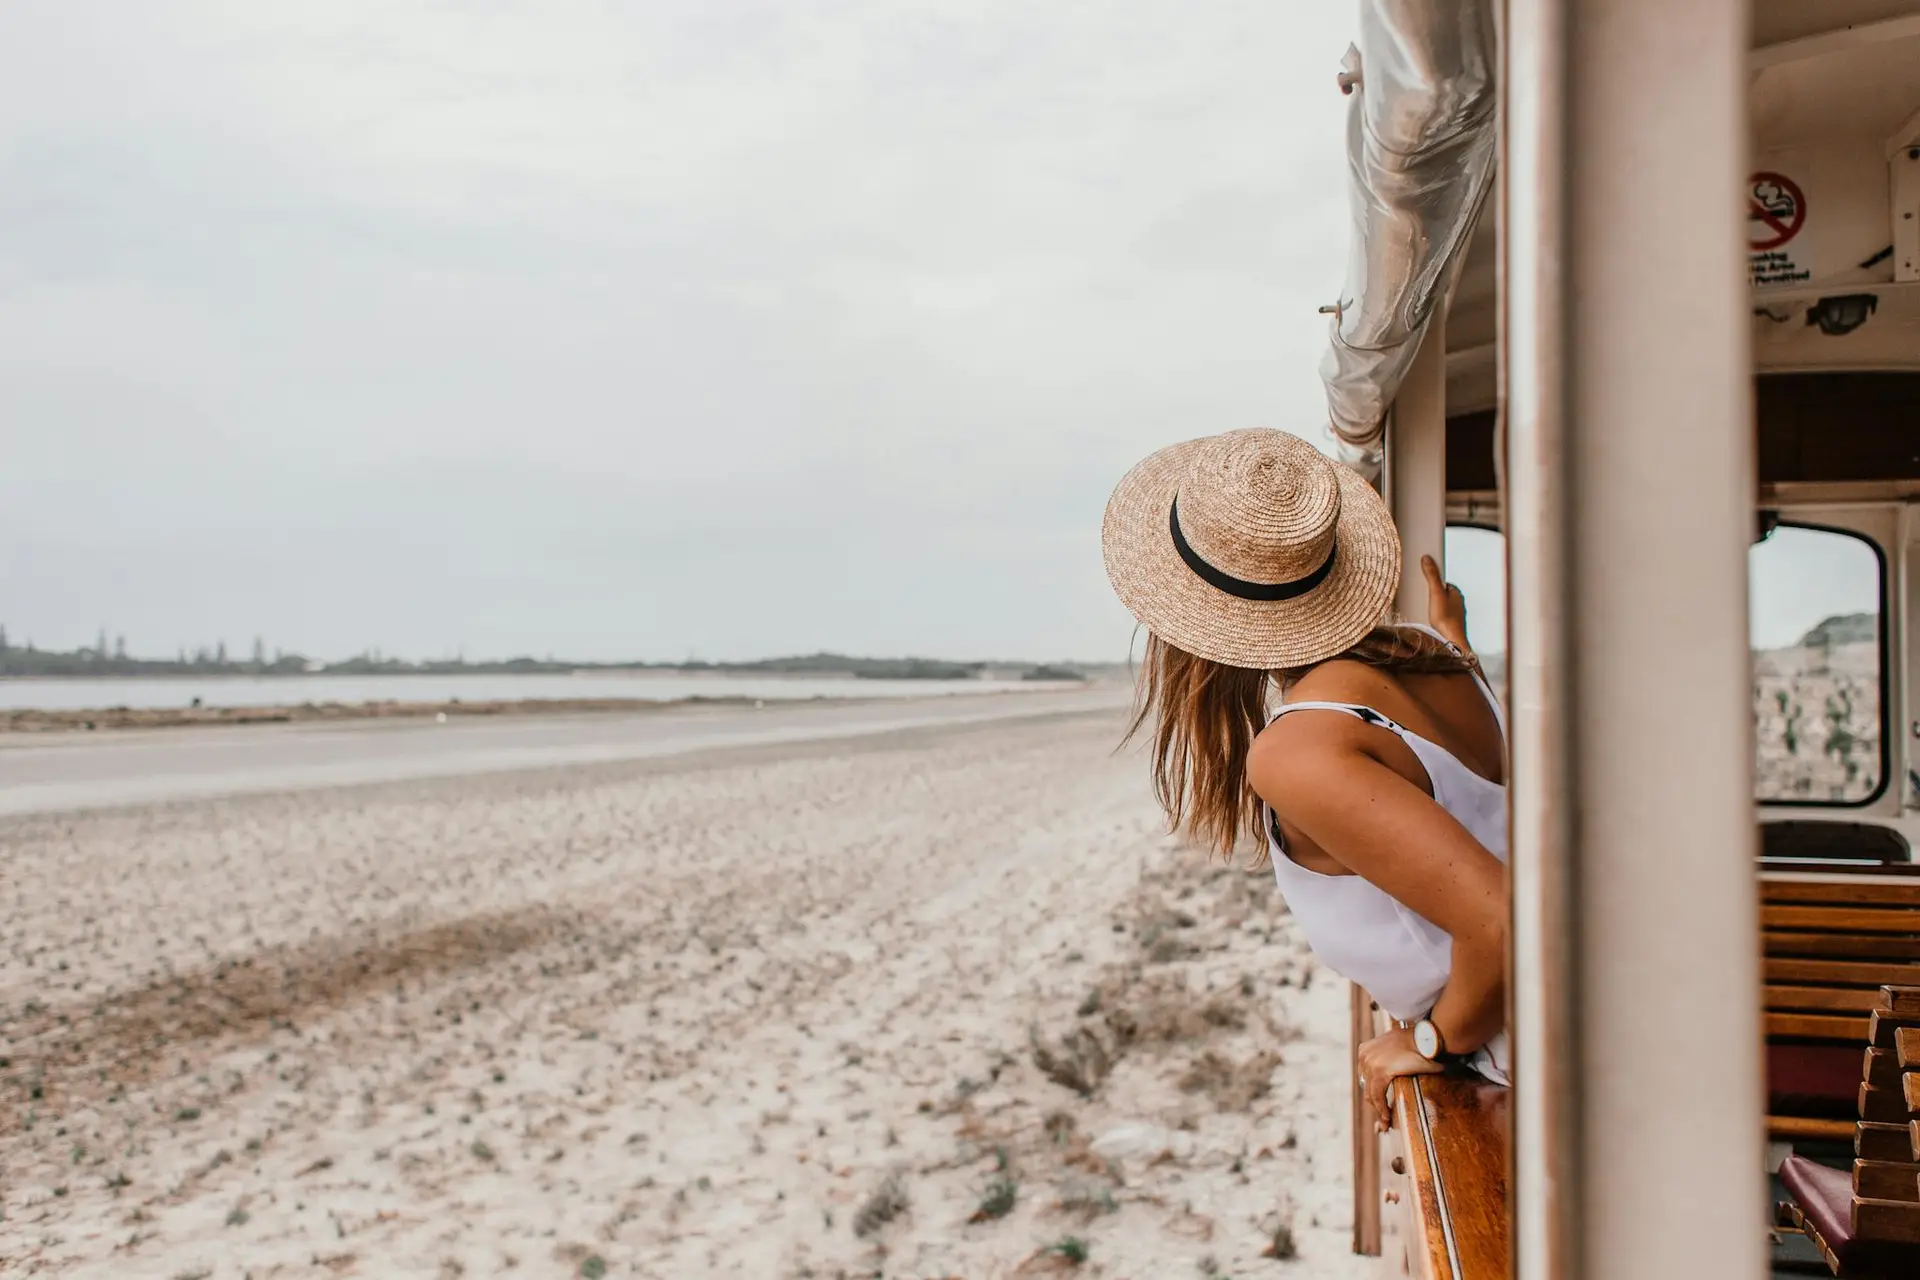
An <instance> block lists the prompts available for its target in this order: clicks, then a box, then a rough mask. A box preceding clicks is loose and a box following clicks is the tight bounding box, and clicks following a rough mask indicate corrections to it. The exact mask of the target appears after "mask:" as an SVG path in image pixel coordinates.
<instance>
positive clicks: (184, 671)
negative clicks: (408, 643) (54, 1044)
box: [0, 627, 1086, 680]
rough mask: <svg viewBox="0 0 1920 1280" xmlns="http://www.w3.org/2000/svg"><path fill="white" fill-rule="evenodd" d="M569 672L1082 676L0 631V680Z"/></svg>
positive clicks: (1012, 668) (989, 667)
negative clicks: (344, 652) (75, 643)
mask: <svg viewBox="0 0 1920 1280" xmlns="http://www.w3.org/2000/svg"><path fill="white" fill-rule="evenodd" d="M573 671H711V672H717V673H721V674H739V675H811V676H852V677H854V678H856V679H861V680H969V679H979V678H982V677H985V676H987V675H993V674H1010V675H1019V676H1021V677H1023V678H1025V679H1029V680H1083V679H1085V678H1086V672H1085V671H1083V670H1081V669H1079V668H1077V667H1073V666H1068V665H1063V664H1050V665H1042V666H1033V665H1032V664H1030V663H1004V662H948V661H944V660H942V659H937V658H854V657H849V656H847V655H845V654H839V653H814V654H807V655H805V656H801V657H791V658H762V659H760V660H759V661H756V662H702V661H699V660H697V659H689V660H688V661H685V662H564V661H561V660H559V659H556V658H507V659H504V660H500V661H486V662H468V661H466V660H465V659H464V658H438V659H429V660H427V661H423V662H413V661H409V660H407V659H405V658H394V657H389V656H387V655H385V654H382V653H379V652H377V651H376V652H371V653H363V654H357V655H355V656H354V657H351V658H347V659H344V660H342V661H339V662H325V663H322V662H316V661H314V660H313V659H311V658H308V657H307V656H306V655H304V654H299V653H287V652H284V651H281V650H274V651H273V652H272V653H269V652H268V650H267V646H266V644H265V643H264V642H263V641H259V640H256V641H254V643H253V648H252V650H251V651H250V652H249V654H248V655H247V656H245V657H235V656H233V655H232V654H230V653H228V651H227V646H226V645H225V644H218V645H214V646H211V647H207V648H200V649H196V650H194V651H193V652H191V653H189V652H187V651H185V650H182V651H181V652H180V653H179V654H177V655H176V656H175V657H173V658H135V657H130V656H128V654H127V644H126V640H125V638H124V637H122V638H119V639H117V640H116V641H113V642H111V643H109V641H108V640H107V637H106V636H105V635H104V634H102V635H101V637H100V640H99V643H98V644H96V645H94V646H92V647H83V648H80V649H74V650H71V651H68V652H59V651H55V650H49V649H39V648H35V647H34V645H33V644H32V642H31V641H29V642H28V643H27V644H25V645H16V644H12V643H10V642H9V641H8V638H7V631H6V628H5V627H0V676H251V675H309V674H316V673H324V674H326V675H350V676H351V675H530V674H542V673H546V674H565V673H568V672H573Z"/></svg>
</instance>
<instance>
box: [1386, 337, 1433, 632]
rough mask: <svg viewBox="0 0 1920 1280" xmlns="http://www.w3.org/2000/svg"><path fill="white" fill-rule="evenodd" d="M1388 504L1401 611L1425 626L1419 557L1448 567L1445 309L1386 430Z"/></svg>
mask: <svg viewBox="0 0 1920 1280" xmlns="http://www.w3.org/2000/svg"><path fill="white" fill-rule="evenodd" d="M1386 443H1387V455H1388V458H1389V460H1390V466H1391V469H1390V470H1389V471H1388V472H1387V489H1386V493H1387V501H1388V503H1390V504H1391V505H1392V507H1393V521H1394V523H1395V524H1396V525H1398V526H1399V529H1400V545H1401V547H1402V548H1403V549H1404V551H1405V555H1404V557H1403V558H1402V561H1401V566H1400V599H1399V610H1400V616H1401V617H1403V618H1409V619H1413V620H1415V621H1424V620H1425V618H1426V616H1427V587H1426V582H1425V580H1424V579H1423V578H1422V577H1421V576H1420V557H1421V556H1422V555H1430V556H1432V557H1433V558H1434V559H1435V560H1436V561H1438V562H1439V564H1440V568H1441V571H1442V572H1445V570H1446V565H1447V557H1446V533H1447V317H1446V313H1445V310H1444V308H1443V309H1441V310H1440V311H1439V312H1437V313H1436V314H1435V315H1434V317H1433V319H1432V321H1431V322H1429V323H1428V325H1427V334H1426V337H1425V338H1424V339H1423V340H1422V341H1421V343H1420V350H1419V352H1418V353H1417V354H1416V355H1415V356H1414V359H1413V366H1412V367H1411V368H1410V369H1408V370H1407V377H1406V380H1405V381H1403V382H1402V383H1401V384H1400V391H1399V394H1398V395H1396V396H1395V397H1394V401H1393V420H1392V422H1391V424H1390V425H1389V427H1388V429H1387V441H1386Z"/></svg>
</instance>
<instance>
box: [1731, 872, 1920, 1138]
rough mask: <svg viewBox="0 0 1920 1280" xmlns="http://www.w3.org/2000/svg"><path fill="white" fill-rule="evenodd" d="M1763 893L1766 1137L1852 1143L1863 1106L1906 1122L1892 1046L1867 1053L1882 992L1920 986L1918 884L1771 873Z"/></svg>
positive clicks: (1888, 878) (1879, 1117) (1890, 878)
mask: <svg viewBox="0 0 1920 1280" xmlns="http://www.w3.org/2000/svg"><path fill="white" fill-rule="evenodd" d="M1760 890H1761V905H1760V920H1761V931H1762V932H1761V945H1762V951H1763V957H1762V973H1763V982H1764V1000H1765V1019H1764V1023H1765V1029H1766V1037H1767V1049H1766V1066H1767V1095H1768V1097H1767V1120H1768V1123H1767V1128H1768V1132H1769V1134H1770V1136H1772V1137H1773V1138H1775V1139H1777V1140H1787V1141H1796V1140H1806V1139H1815V1138H1825V1139H1829V1140H1833V1141H1847V1140H1848V1139H1849V1138H1850V1137H1851V1135H1852V1132H1853V1128H1854V1124H1855V1123H1856V1121H1857V1120H1858V1119H1860V1118H1861V1117H1862V1115H1863V1112H1862V1110H1861V1109H1862V1107H1867V1108H1869V1110H1870V1114H1867V1115H1866V1118H1868V1119H1870V1120H1873V1121H1876V1122H1887V1123H1895V1122H1904V1121H1905V1119H1906V1118H1907V1109H1906V1106H1905V1098H1904V1096H1903V1094H1902V1092H1901V1090H1900V1088H1899V1087H1898V1081H1897V1080H1895V1079H1894V1076H1895V1075H1896V1074H1897V1073H1898V1066H1897V1056H1896V1055H1895V1053H1894V1046H1893V1045H1892V1043H1891V1042H1889V1043H1888V1044H1886V1045H1884V1046H1877V1048H1878V1049H1879V1050H1880V1051H1881V1052H1883V1053H1885V1054H1886V1055H1887V1056H1886V1057H1885V1058H1884V1059H1876V1058H1875V1057H1874V1056H1873V1054H1872V1053H1871V1052H1870V1053H1869V1054H1868V1057H1867V1059H1866V1061H1865V1064H1864V1065H1865V1069H1864V1070H1863V1069H1862V1067H1863V1063H1862V1059H1861V1053H1862V1050H1863V1049H1866V1048H1867V1046H1868V1045H1869V1042H1870V1041H1871V1040H1872V1038H1873V1011H1874V1008H1875V1006H1876V1004H1877V1003H1878V1001H1879V1000H1880V991H1881V988H1883V987H1889V986H1891V987H1901V988H1906V987H1913V988H1920V877H1916V876H1908V875H1898V876H1895V875H1857V874H1835V873H1817V872H1779V871H1769V872H1764V873H1763V874H1762V876H1761V882H1760Z"/></svg>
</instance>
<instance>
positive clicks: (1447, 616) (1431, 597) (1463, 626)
mask: <svg viewBox="0 0 1920 1280" xmlns="http://www.w3.org/2000/svg"><path fill="white" fill-rule="evenodd" d="M1420 572H1421V573H1422V574H1423V575H1424V576H1425V577H1426V579H1427V625H1428V626H1430V627H1432V628H1433V629H1434V630H1435V631H1438V632H1439V633H1440V634H1441V635H1443V636H1445V637H1446V638H1447V639H1448V640H1449V641H1450V642H1452V644H1453V646H1454V647H1455V648H1456V649H1459V650H1461V651H1463V652H1468V653H1470V652H1472V648H1471V646H1469V645H1468V644H1467V597H1466V596H1465V595H1464V594H1463V593H1462V592H1461V590H1460V588H1458V587H1456V586H1454V585H1453V584H1452V583H1451V582H1448V581H1446V580H1445V579H1444V578H1442V577H1441V576H1440V566H1439V565H1438V564H1436V563H1435V562H1434V559H1433V557H1432V556H1421V557H1420Z"/></svg>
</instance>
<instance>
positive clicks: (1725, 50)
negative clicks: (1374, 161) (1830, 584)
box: [1504, 0, 1766, 1280]
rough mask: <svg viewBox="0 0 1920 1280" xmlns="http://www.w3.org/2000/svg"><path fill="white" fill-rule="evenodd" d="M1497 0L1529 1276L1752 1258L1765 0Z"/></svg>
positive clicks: (1611, 1274) (1521, 1201)
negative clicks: (1501, 29)
mask: <svg viewBox="0 0 1920 1280" xmlns="http://www.w3.org/2000/svg"><path fill="white" fill-rule="evenodd" d="M1508 13H1509V21H1508V24H1507V27H1506V32H1507V37H1508V45H1507V50H1508V59H1507V75H1508V95H1507V102H1506V126H1507V142H1506V149H1507V157H1508V169H1507V184H1506V197H1505V198H1506V201H1507V206H1506V214H1507V218H1506V227H1507V230H1508V232H1509V235H1508V236H1507V242H1506V246H1505V249H1504V252H1505V254H1506V263H1505V265H1506V268H1507V270H1506V288H1507V290H1508V294H1507V310H1506V314H1507V318H1508V321H1509V324H1508V326H1507V332H1506V341H1507V344H1508V351H1507V355H1508V359H1507V366H1506V367H1507V377H1508V385H1507V408H1508V418H1507V482H1508V500H1509V522H1510V523H1509V529H1510V537H1509V552H1508V554H1509V565H1510V572H1511V574H1512V588H1513V591H1512V604H1511V606H1510V618H1511V628H1512V645H1511V659H1510V661H1511V687H1512V697H1513V720H1514V734H1513V746H1514V751H1513V756H1514V766H1513V768H1514V786H1513V820H1514V826H1513V843H1514V864H1513V884H1514V921H1513V926H1514V927H1513V949H1514V991H1513V1001H1514V1020H1515V1021H1514V1026H1515V1055H1516V1060H1517V1068H1518V1071H1519V1076H1518V1086H1517V1096H1516V1099H1515V1102H1516V1107H1515V1161H1516V1167H1515V1171H1514V1185H1515V1188H1516V1204H1515V1228H1516V1235H1517V1241H1516V1246H1517V1247H1516V1253H1515V1258H1516V1264H1517V1269H1518V1274H1519V1275H1520V1276H1521V1277H1523V1278H1524V1280H1536V1278H1539V1280H1545V1278H1546V1277H1552V1278H1553V1280H1574V1278H1577V1280H1616V1278H1619V1280H1625V1278H1626V1277H1629V1276H1634V1277H1638V1276H1639V1275H1642V1274H1644V1272H1645V1268H1646V1260H1647V1259H1648V1258H1659V1259H1660V1269H1661V1271H1662V1273H1663V1274H1673V1275H1712V1276H1716V1277H1719V1276H1727V1277H1741V1276H1760V1275H1762V1274H1764V1273H1765V1265H1766V1257H1765V1247H1764V1243H1765V1235H1764V1232H1763V1229H1762V1228H1763V1217H1762V1204H1763V1198H1762V1195H1761V1185H1760V1178H1761V1176H1762V1172H1761V1171H1762V1167H1763V1166H1762V1153H1761V1125H1760V1119H1759V1118H1760V1115H1761V1110H1762V1107H1761V1081H1760V1069H1759V1065H1758V1063H1759V1055H1758V1053H1757V1051H1756V1050H1757V1046H1758V1045H1759V1043H1760V1028H1759V976H1758V964H1757V956H1758V951H1759V934H1758V921H1757V907H1756V901H1755V899H1756V895H1755V892H1754V876H1755V864H1754V853H1755V850H1754V829H1753V815H1752V760H1753V756H1752V742H1751V715H1752V711H1751V706H1750V701H1749V700H1750V697H1751V693H1750V684H1749V682H1750V674H1749V671H1748V663H1747V621H1746V548H1747V540H1748V537H1749V533H1750V525H1751V507H1752V494H1753V483H1754V481H1753V440H1752V432H1753V425H1752V413H1751V358H1750V355H1749V352H1748V349H1747V334H1748V329H1747V325H1748V321H1747V316H1746V310H1747V303H1746V296H1745V285H1744V280H1743V272H1742V262H1741V248H1742V241H1741V229H1740V224H1739V220H1738V213H1739V208H1738V200H1737V196H1738V192H1739V189H1740V181H1741V178H1742V176H1743V174H1744V172H1745V166H1746V138H1747V113H1746V70H1745V60H1746V50H1747V44H1748V24H1747V7H1746V4H1745V3H1743V0H1694V2H1693V3H1690V4H1685V5H1675V4H1672V3H1670V2H1669V0H1509V10H1508ZM1576 49H1577V50H1578V56H1577V57H1574V56H1571V55H1572V52H1573V51H1574V50H1576ZM1622 191H1634V192H1642V193H1645V194H1646V196H1647V198H1648V200H1649V201H1650V202H1651V203H1652V204H1653V205H1654V207H1655V211H1654V212H1653V213H1652V214H1650V215H1649V216H1648V217H1647V218H1644V219H1640V218H1624V217H1622V216H1621V213H1622V209H1621V206H1620V204H1619V198H1618V197H1619V193H1620V192H1622ZM1702 1062H1717V1063H1721V1064H1723V1065H1729V1066H1730V1068H1731V1069H1730V1070H1727V1071H1724V1072H1719V1073H1716V1076H1715V1081H1714V1087H1713V1088H1712V1089H1710V1090H1702V1089H1700V1088H1698V1081H1699V1075H1698V1069H1699V1064H1700V1063H1702Z"/></svg>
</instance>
